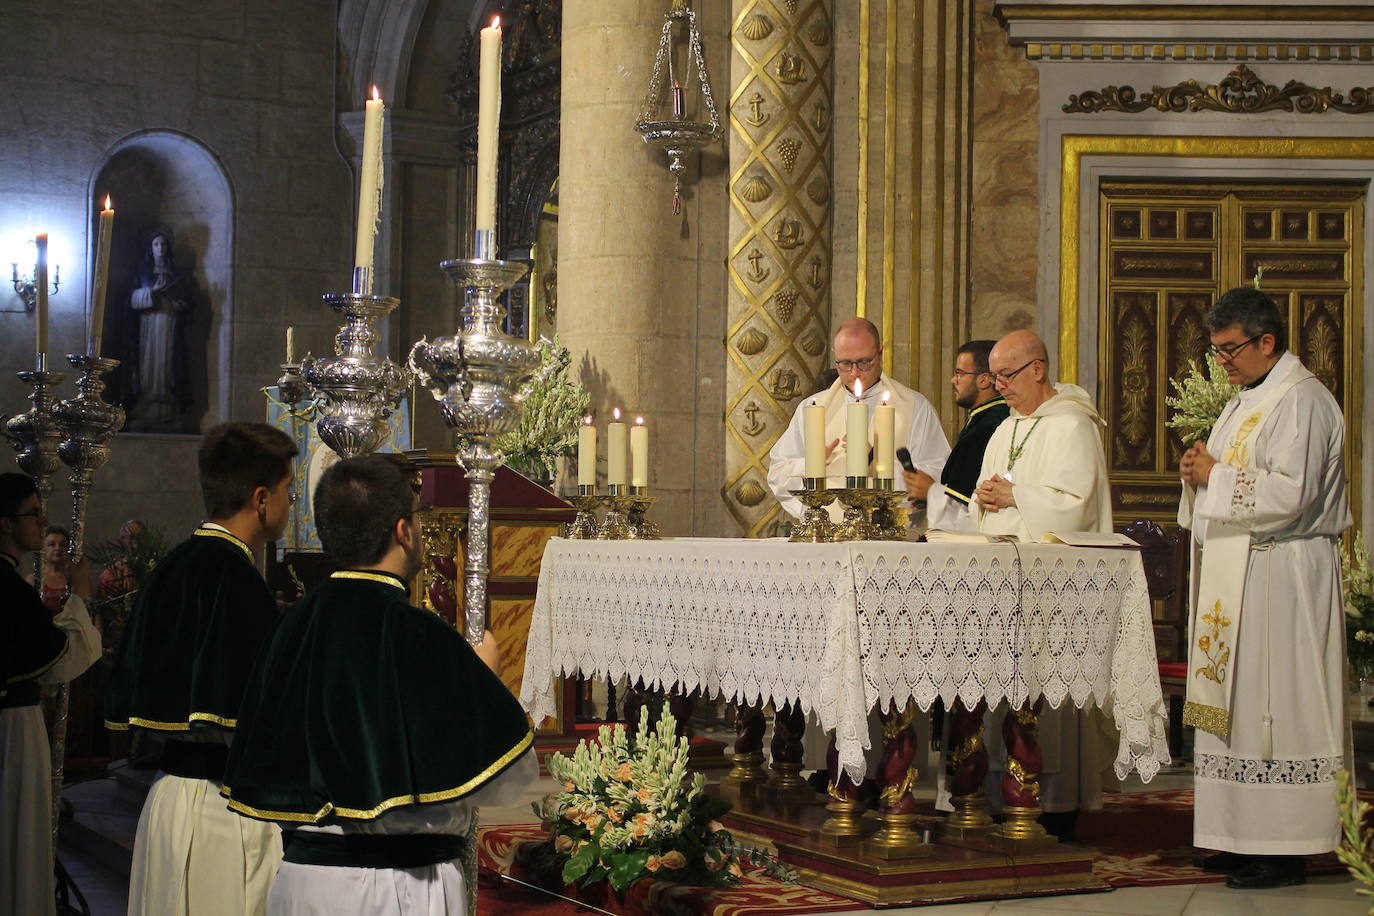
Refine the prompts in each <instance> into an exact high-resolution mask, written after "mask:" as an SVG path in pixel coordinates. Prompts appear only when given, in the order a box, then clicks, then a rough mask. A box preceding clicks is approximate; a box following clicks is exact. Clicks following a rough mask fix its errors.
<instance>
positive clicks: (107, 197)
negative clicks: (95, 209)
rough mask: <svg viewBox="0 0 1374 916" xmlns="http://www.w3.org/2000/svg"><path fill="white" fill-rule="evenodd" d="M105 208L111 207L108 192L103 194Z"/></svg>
mask: <svg viewBox="0 0 1374 916" xmlns="http://www.w3.org/2000/svg"><path fill="white" fill-rule="evenodd" d="M105 209H106V210H109V209H111V207H110V195H108V194H106V195H105Z"/></svg>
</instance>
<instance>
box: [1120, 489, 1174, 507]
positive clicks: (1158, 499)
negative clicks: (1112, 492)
mask: <svg viewBox="0 0 1374 916" xmlns="http://www.w3.org/2000/svg"><path fill="white" fill-rule="evenodd" d="M1117 498H1118V499H1120V500H1121V504H1122V505H1123V506H1141V505H1147V506H1173V505H1177V504H1178V494H1177V493H1140V492H1137V491H1134V490H1121V491H1119V492H1118V495H1117Z"/></svg>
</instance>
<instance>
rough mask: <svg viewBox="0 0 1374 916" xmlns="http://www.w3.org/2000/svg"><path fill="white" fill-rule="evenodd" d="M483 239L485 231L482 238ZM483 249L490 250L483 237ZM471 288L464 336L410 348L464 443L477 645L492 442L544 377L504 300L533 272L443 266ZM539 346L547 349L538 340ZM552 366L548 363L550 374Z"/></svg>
mask: <svg viewBox="0 0 1374 916" xmlns="http://www.w3.org/2000/svg"><path fill="white" fill-rule="evenodd" d="M479 235H482V233H479ZM477 250H478V251H479V252H482V251H489V250H490V243H489V241H488V240H481V239H479V242H478V245H477ZM439 266H440V268H441V269H442V270H443V271H444V273H446V274H448V277H449V279H450V280H452V281H453V282H454V283H456V284H458V285H459V286H461V287H463V289H464V290H465V295H464V298H463V306H462V308H461V310H460V311H459V320H460V323H461V330H460V331H459V333H458V334H456V335H454V336H452V337H440V338H437V339H435V340H429V339H427V338H421V339H420V340H418V341H416V343H415V345H414V346H413V347H411V350H410V360H409V363H410V368H411V371H412V372H414V373H415V376H416V377H417V378H418V379H419V380H420V382H421V383H422V384H423V385H424V386H425V387H426V388H428V389H429V392H430V394H432V395H433V396H434V399H435V401H437V402H438V404H439V410H440V412H441V413H442V414H443V416H444V422H446V423H447V424H448V425H449V426H450V427H452V429H453V431H454V432H455V433H456V434H457V437H458V451H459V456H460V460H461V461H462V463H463V468H464V470H465V471H466V472H467V479H468V549H467V558H466V562H465V564H464V567H463V580H464V584H465V589H464V595H463V625H464V631H465V634H466V636H467V638H468V641H469V642H470V643H472V644H473V645H477V644H478V643H480V642H481V640H482V631H483V629H484V628H485V626H486V609H487V574H488V571H489V555H490V545H489V541H488V538H489V532H490V525H491V520H490V515H489V510H490V503H491V481H492V478H493V477H495V476H496V469H497V468H498V467H500V466H501V464H502V463H503V462H504V461H505V456H504V455H502V454H501V453H500V452H499V451H497V450H495V449H493V448H492V444H491V440H492V438H493V437H494V436H499V435H502V434H503V433H507V432H510V431H511V430H512V429H514V428H515V427H516V425H517V424H518V423H519V422H520V410H521V405H522V404H523V402H524V400H525V398H526V397H528V396H529V393H530V391H531V390H532V389H533V387H534V386H535V385H536V384H538V382H539V381H541V379H540V378H539V377H538V376H537V375H535V374H534V369H535V366H537V365H538V364H539V362H540V348H537V347H535V346H533V345H532V344H530V343H529V342H528V341H525V340H521V339H520V338H517V337H512V336H511V335H509V334H507V333H506V332H505V331H504V330H503V329H502V328H501V322H502V321H503V320H504V319H505V317H506V307H505V305H504V304H502V302H501V294H502V293H504V292H505V291H506V290H507V289H509V288H510V287H511V286H512V285H514V284H515V283H516V282H517V281H518V280H519V279H520V278H521V277H523V276H524V275H525V271H526V270H527V269H528V268H527V267H526V266H525V265H524V264H520V263H518V262H515V261H498V260H492V259H489V258H469V259H460V260H454V261H445V262H444V263H443V264H441V265H439ZM540 345H541V347H543V346H546V345H547V344H546V343H545V342H544V341H541V342H540ZM554 367H555V366H554V363H553V362H552V361H548V362H546V363H545V369H541V370H540V371H541V373H542V372H544V371H546V370H547V371H552V370H553V369H554Z"/></svg>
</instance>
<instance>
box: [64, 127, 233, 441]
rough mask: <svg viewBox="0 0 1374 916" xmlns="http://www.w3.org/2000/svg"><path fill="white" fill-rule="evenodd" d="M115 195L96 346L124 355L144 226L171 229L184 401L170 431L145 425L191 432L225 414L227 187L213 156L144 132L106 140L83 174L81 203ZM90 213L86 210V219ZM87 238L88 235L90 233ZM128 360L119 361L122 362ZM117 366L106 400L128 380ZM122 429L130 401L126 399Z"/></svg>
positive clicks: (229, 304) (229, 294) (184, 137)
mask: <svg viewBox="0 0 1374 916" xmlns="http://www.w3.org/2000/svg"><path fill="white" fill-rule="evenodd" d="M106 194H109V195H110V196H111V197H112V198H113V200H114V207H115V214H116V215H115V230H114V238H113V243H112V246H111V251H110V274H109V276H110V280H109V288H108V293H107V298H106V306H105V322H104V328H103V333H104V338H105V346H104V351H105V353H106V354H107V355H110V356H114V357H116V358H119V359H126V356H127V354H128V353H129V352H130V351H129V348H130V347H133V346H136V344H137V338H136V337H135V334H136V332H137V323H136V322H135V321H134V320H133V318H132V314H131V312H130V309H129V296H130V294H131V293H132V292H133V289H134V288H135V287H136V276H137V272H138V270H139V267H140V265H141V264H142V263H143V260H144V256H145V252H144V250H143V246H144V245H145V244H146V240H147V236H148V233H149V231H150V230H151V229H152V228H154V227H156V226H165V227H168V228H170V229H171V230H172V232H173V233H174V247H173V255H174V258H175V260H176V264H177V269H178V271H179V272H180V273H183V274H186V275H187V276H189V277H190V278H191V279H192V280H193V281H194V284H193V292H192V293H191V296H192V301H191V305H192V310H191V315H190V319H189V321H188V323H187V326H186V327H185V329H184V342H185V347H186V354H187V359H186V366H187V370H188V378H187V384H188V399H189V401H190V405H191V406H190V407H189V409H188V410H187V411H186V413H185V415H184V416H183V417H182V420H181V422H180V423H179V424H178V426H177V428H157V429H152V428H145V429H143V430H142V431H146V432H166V433H196V432H200V431H202V430H203V429H205V428H208V427H209V426H212V425H214V424H215V423H217V422H220V421H222V420H226V419H228V418H229V412H230V407H229V405H230V395H231V390H230V389H231V374H232V373H231V371H230V370H231V359H232V353H233V346H232V336H233V305H234V296H233V276H234V275H233V265H234V213H235V207H234V189H233V185H232V183H231V182H230V179H229V174H228V172H227V170H226V169H225V167H224V164H223V162H222V161H221V160H220V158H219V156H218V155H216V154H215V153H214V152H213V151H212V150H210V149H209V148H208V147H206V146H205V145H204V144H203V143H201V142H200V141H199V140H197V139H196V138H194V137H192V136H190V135H189V134H185V133H181V132H179V131H172V130H144V131H139V132H136V133H133V134H130V135H129V136H126V137H124V138H123V139H121V140H119V141H118V142H117V143H115V144H114V145H113V146H112V147H111V148H110V150H109V152H108V153H107V154H106V155H105V157H104V158H103V160H102V162H101V164H100V167H99V168H97V169H96V170H95V172H94V174H93V175H92V177H91V194H90V195H89V198H88V199H90V200H96V199H97V198H98V199H100V200H103V199H104V197H105V195H106ZM95 216H96V213H95V212H94V211H93V212H92V221H93V222H94V219H95ZM90 237H91V239H92V240H93V241H92V243H91V244H92V245H94V239H95V237H96V233H95V232H94V231H93V232H92V234H91V236H90ZM126 362H127V360H126ZM123 373H124V367H123V366H121V368H120V370H118V371H117V373H116V374H115V376H114V377H113V379H112V382H113V385H112V391H111V395H112V399H119V400H120V401H128V400H129V397H130V393H131V390H132V386H131V385H130V379H129V378H127V377H126V376H125V375H124V374H123ZM129 406H131V407H132V408H133V409H132V410H131V413H130V420H131V423H130V426H129V427H128V428H129V429H130V430H131V431H140V430H139V426H140V423H139V420H138V408H137V405H136V404H131V405H129Z"/></svg>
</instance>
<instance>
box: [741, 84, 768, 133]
mask: <svg viewBox="0 0 1374 916" xmlns="http://www.w3.org/2000/svg"><path fill="white" fill-rule="evenodd" d="M765 101H767V100H766V99H764V97H763V96H762V95H761V94H760V93H757V92H755V93H754V94H753V95H751V96H749V117H747V118H745V119H744V120H745V122H746V123H748V124H752V125H753V126H754V127H762V126H763V125H764V124H766V123H768V112H766V111H764V110H763V103H764V102H765Z"/></svg>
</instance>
